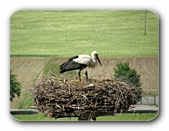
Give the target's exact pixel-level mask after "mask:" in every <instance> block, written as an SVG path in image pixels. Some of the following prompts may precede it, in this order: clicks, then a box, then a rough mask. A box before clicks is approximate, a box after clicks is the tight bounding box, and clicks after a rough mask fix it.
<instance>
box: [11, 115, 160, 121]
mask: <svg viewBox="0 0 169 131" xmlns="http://www.w3.org/2000/svg"><path fill="white" fill-rule="evenodd" d="M156 116H157V113H143V114H139V113H135V114H130V113H124V114H116V115H115V116H100V117H97V121H149V120H153V119H154V118H155V117H156ZM13 117H14V118H15V119H16V120H19V121H78V118H77V117H71V118H67V117H65V118H58V119H56V120H55V119H54V118H48V117H44V115H43V114H42V113H39V114H33V115H13Z"/></svg>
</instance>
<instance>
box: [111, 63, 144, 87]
mask: <svg viewBox="0 0 169 131" xmlns="http://www.w3.org/2000/svg"><path fill="white" fill-rule="evenodd" d="M114 72H115V73H114V77H115V78H118V79H121V80H123V81H125V82H128V83H131V84H133V85H135V86H136V87H140V86H141V83H140V75H138V74H137V72H136V70H135V69H134V68H133V69H131V68H130V67H129V63H128V62H124V63H121V62H120V63H117V64H116V68H114Z"/></svg>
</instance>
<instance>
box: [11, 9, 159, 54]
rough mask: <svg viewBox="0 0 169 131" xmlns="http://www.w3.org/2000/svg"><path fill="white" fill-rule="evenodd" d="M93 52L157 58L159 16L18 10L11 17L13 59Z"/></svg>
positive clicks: (136, 12) (140, 12)
mask: <svg viewBox="0 0 169 131" xmlns="http://www.w3.org/2000/svg"><path fill="white" fill-rule="evenodd" d="M145 13H146V25H145ZM145 27H146V34H145V33H144V29H145ZM93 50H96V51H98V52H99V55H100V56H101V57H129V56H130V57H140V56H158V16H157V15H156V14H155V13H154V12H151V11H148V10H147V11H146V12H145V10H19V11H17V12H14V13H13V14H12V15H11V17H10V55H11V56H53V57H69V56H73V55H76V54H82V53H86V54H90V53H91V52H92V51H93Z"/></svg>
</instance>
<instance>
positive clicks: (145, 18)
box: [144, 10, 147, 35]
mask: <svg viewBox="0 0 169 131" xmlns="http://www.w3.org/2000/svg"><path fill="white" fill-rule="evenodd" d="M146 24H147V10H145V17H144V35H147V33H146Z"/></svg>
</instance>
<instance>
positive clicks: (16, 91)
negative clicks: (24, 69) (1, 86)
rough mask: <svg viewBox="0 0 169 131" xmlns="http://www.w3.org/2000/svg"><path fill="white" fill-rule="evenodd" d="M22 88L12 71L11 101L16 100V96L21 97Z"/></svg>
mask: <svg viewBox="0 0 169 131" xmlns="http://www.w3.org/2000/svg"><path fill="white" fill-rule="evenodd" d="M20 88H21V85H20V83H19V82H18V81H17V79H16V75H14V74H12V70H10V101H12V100H13V98H15V95H17V96H18V97H19V96H20Z"/></svg>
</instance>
